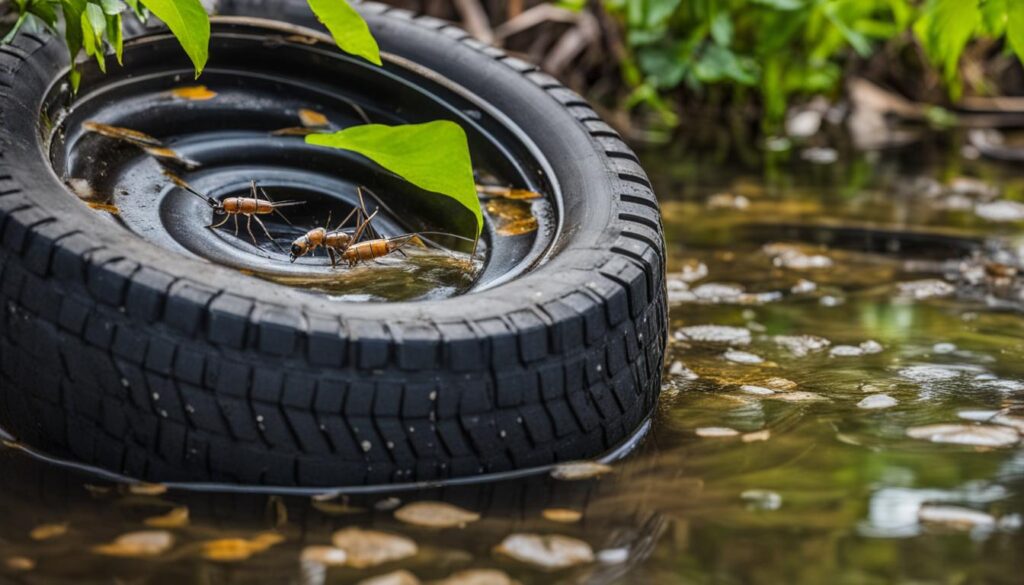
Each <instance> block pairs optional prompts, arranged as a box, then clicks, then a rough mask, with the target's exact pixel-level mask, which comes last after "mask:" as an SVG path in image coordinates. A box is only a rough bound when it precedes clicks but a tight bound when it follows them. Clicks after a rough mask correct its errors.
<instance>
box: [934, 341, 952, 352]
mask: <svg viewBox="0 0 1024 585" xmlns="http://www.w3.org/2000/svg"><path fill="white" fill-rule="evenodd" d="M932 351H934V352H935V353H938V354H943V353H953V352H954V351H956V345H954V344H952V343H936V344H935V345H933V346H932Z"/></svg>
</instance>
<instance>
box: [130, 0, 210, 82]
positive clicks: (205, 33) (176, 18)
mask: <svg viewBox="0 0 1024 585" xmlns="http://www.w3.org/2000/svg"><path fill="white" fill-rule="evenodd" d="M143 4H145V5H146V8H148V9H149V10H150V12H152V13H153V15H154V16H156V17H157V18H159V19H160V20H161V21H163V23H164V24H166V25H167V28H169V29H171V32H172V33H173V34H174V36H175V37H177V39H178V42H179V43H181V48H183V49H185V53H186V54H187V55H188V57H189V59H191V60H192V64H193V66H194V67H195V70H196V78H197V79H198V78H199V74H201V73H202V72H203V68H204V67H206V61H207V59H208V58H209V56H210V17H209V15H207V14H206V10H205V9H204V8H203V4H202V3H201V2H200V1H199V0H143Z"/></svg>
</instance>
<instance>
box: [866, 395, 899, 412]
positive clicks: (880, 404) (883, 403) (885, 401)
mask: <svg viewBox="0 0 1024 585" xmlns="http://www.w3.org/2000/svg"><path fill="white" fill-rule="evenodd" d="M897 404H899V401H898V400H896V399H895V398H893V397H892V396H889V395H888V394H871V395H869V396H866V397H864V399H863V400H861V401H860V402H858V403H857V407H858V408H867V409H877V408H891V407H893V406H896V405H897Z"/></svg>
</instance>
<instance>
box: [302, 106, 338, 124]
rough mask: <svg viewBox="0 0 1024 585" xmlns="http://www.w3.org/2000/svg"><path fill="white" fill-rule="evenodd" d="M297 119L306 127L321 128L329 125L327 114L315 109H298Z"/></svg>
mask: <svg viewBox="0 0 1024 585" xmlns="http://www.w3.org/2000/svg"><path fill="white" fill-rule="evenodd" d="M299 121H300V122H302V125H303V126H305V127H306V128H323V127H325V126H330V125H331V121H330V120H328V119H327V116H325V115H323V114H321V113H320V112H317V111H316V110H307V109H306V108H303V109H301V110H299Z"/></svg>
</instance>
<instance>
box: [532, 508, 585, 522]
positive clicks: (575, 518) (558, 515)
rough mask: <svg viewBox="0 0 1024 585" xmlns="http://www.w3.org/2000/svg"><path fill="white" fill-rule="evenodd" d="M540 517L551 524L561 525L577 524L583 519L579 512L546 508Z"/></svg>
mask: <svg viewBox="0 0 1024 585" xmlns="http://www.w3.org/2000/svg"><path fill="white" fill-rule="evenodd" d="M541 515H542V516H544V518H545V519H547V520H551V521H552V522H561V523H563V524H572V523H574V522H579V521H580V518H583V513H582V512H580V511H579V510H571V509H569V508H547V509H545V510H544V511H543V512H541Z"/></svg>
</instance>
